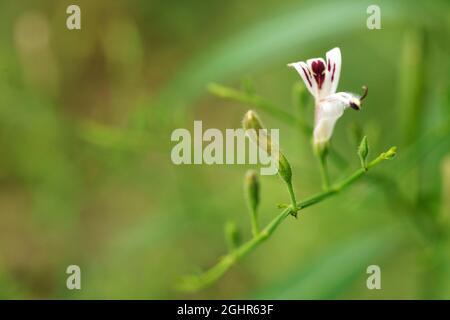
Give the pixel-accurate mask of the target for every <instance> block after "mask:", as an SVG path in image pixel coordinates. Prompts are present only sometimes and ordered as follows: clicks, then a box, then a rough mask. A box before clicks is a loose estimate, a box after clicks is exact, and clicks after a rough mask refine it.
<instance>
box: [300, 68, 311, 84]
mask: <svg viewBox="0 0 450 320" xmlns="http://www.w3.org/2000/svg"><path fill="white" fill-rule="evenodd" d="M302 70H303V73H304V74H305V77H306V80H308V83H309V86H310V87H312V83H311V80H310V79H309V75H308V73H307V72H306V70H305V68H303V67H302Z"/></svg>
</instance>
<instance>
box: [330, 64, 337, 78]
mask: <svg viewBox="0 0 450 320" xmlns="http://www.w3.org/2000/svg"><path fill="white" fill-rule="evenodd" d="M335 72H336V63H333V74H332V75H331V81H334V73H335Z"/></svg>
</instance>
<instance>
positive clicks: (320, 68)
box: [311, 60, 325, 89]
mask: <svg viewBox="0 0 450 320" xmlns="http://www.w3.org/2000/svg"><path fill="white" fill-rule="evenodd" d="M311 69H312V72H313V75H314V79H316V82H317V86H318V87H319V89H321V88H322V84H323V82H324V81H325V65H324V64H323V62H322V61H321V60H315V61H313V62H312V64H311Z"/></svg>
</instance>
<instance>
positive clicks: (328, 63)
mask: <svg viewBox="0 0 450 320" xmlns="http://www.w3.org/2000/svg"><path fill="white" fill-rule="evenodd" d="M327 67H328V72H330V70H331V64H330V59H327Z"/></svg>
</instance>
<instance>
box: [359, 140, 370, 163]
mask: <svg viewBox="0 0 450 320" xmlns="http://www.w3.org/2000/svg"><path fill="white" fill-rule="evenodd" d="M368 154H369V144H368V142H367V137H366V136H364V137H363V138H362V140H361V143H360V144H359V147H358V156H359V159H360V160H361V167H363V168H364V169H365V170H367V165H366V159H367V155H368Z"/></svg>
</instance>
